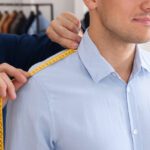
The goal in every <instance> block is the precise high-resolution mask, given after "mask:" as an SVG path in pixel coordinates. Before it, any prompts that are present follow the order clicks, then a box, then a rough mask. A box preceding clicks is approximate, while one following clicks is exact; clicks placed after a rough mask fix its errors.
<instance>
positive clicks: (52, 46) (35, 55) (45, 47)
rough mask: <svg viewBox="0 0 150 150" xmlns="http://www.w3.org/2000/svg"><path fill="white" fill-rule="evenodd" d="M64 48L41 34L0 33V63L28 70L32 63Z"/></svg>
mask: <svg viewBox="0 0 150 150" xmlns="http://www.w3.org/2000/svg"><path fill="white" fill-rule="evenodd" d="M63 49H64V48H63V47H61V46H60V45H58V44H56V43H54V42H52V41H51V40H49V39H48V38H47V36H46V35H45V34H42V35H32V36H31V35H21V36H18V35H9V34H0V63H3V62H7V63H9V64H11V65H13V66H15V67H18V68H22V69H24V70H28V69H29V68H30V67H31V66H32V65H33V64H35V63H37V62H39V61H42V60H44V59H46V58H47V57H49V56H52V55H54V54H56V53H57V52H59V51H61V50H63Z"/></svg>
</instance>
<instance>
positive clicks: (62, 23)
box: [46, 12, 82, 49]
mask: <svg viewBox="0 0 150 150" xmlns="http://www.w3.org/2000/svg"><path fill="white" fill-rule="evenodd" d="M46 33H47V36H48V37H49V38H50V39H51V40H52V41H53V42H56V43H58V44H60V45H61V46H63V47H65V48H71V49H76V48H78V45H79V43H80V41H81V37H82V32H81V23H80V21H79V20H78V19H77V18H76V17H75V16H74V15H73V14H72V13H70V12H64V13H62V14H60V16H58V17H57V18H56V19H55V20H53V21H52V22H51V24H50V26H49V27H48V29H47V32H46Z"/></svg>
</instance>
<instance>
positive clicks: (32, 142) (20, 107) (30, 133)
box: [5, 78, 53, 150]
mask: <svg viewBox="0 0 150 150" xmlns="http://www.w3.org/2000/svg"><path fill="white" fill-rule="evenodd" d="M7 108H8V109H7V110H8V112H7V118H6V141H5V148H6V149H7V150H52V149H53V140H52V139H53V136H52V135H53V134H52V131H53V130H52V129H51V128H52V120H51V118H52V117H51V113H50V109H49V104H48V99H47V97H46V95H45V93H44V91H43V90H42V89H41V86H40V85H39V84H38V83H37V81H36V80H35V79H33V78H31V79H30V80H29V83H28V84H26V85H25V86H24V87H23V88H22V89H21V90H20V91H19V92H18V96H17V99H16V101H14V102H9V103H8V106H7Z"/></svg>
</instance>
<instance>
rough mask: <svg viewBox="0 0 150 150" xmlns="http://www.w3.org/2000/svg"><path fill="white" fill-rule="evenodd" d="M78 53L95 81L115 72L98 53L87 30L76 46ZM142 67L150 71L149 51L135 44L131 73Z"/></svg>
mask: <svg viewBox="0 0 150 150" xmlns="http://www.w3.org/2000/svg"><path fill="white" fill-rule="evenodd" d="M78 54H79V57H80V59H81V62H82V63H83V65H84V66H85V68H86V69H87V71H88V73H89V74H90V76H91V77H92V79H93V80H94V81H95V82H97V83H98V82H99V81H100V80H102V79H104V78H105V77H107V76H108V75H110V74H111V73H113V72H115V70H114V68H113V67H112V66H111V65H110V64H109V63H108V62H107V61H106V59H105V58H104V57H103V56H102V55H101V54H100V52H99V50H98V49H97V47H96V45H95V44H94V43H93V41H92V40H91V39H90V37H89V35H88V32H87V31H86V32H85V34H84V36H83V38H82V41H81V43H80V46H79V48H78ZM142 68H143V69H145V70H146V71H148V72H150V52H147V51H145V50H143V49H141V48H140V47H139V46H138V45H137V46H136V54H135V58H134V65H133V71H132V75H135V74H136V73H138V72H139V71H141V69H142Z"/></svg>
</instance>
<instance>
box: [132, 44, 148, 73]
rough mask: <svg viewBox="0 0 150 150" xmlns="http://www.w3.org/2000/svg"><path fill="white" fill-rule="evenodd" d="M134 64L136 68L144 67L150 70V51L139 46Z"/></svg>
mask: <svg viewBox="0 0 150 150" xmlns="http://www.w3.org/2000/svg"><path fill="white" fill-rule="evenodd" d="M134 66H135V68H136V69H135V70H139V69H140V68H143V69H145V70H146V71H148V72H150V52H148V51H146V50H143V49H142V48H140V47H139V46H137V49H136V55H135V60H134Z"/></svg>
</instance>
